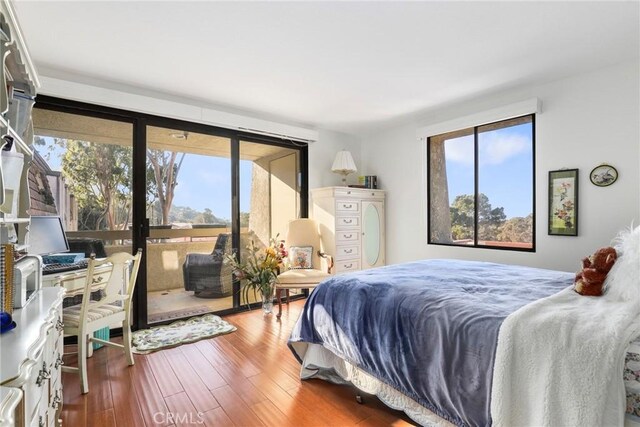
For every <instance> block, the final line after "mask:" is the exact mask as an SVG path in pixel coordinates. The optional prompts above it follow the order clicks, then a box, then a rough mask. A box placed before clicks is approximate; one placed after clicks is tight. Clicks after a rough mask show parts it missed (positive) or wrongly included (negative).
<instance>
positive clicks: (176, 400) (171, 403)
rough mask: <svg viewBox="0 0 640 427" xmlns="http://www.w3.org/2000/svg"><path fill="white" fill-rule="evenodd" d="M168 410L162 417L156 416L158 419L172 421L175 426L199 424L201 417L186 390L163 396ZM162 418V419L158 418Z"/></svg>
mask: <svg viewBox="0 0 640 427" xmlns="http://www.w3.org/2000/svg"><path fill="white" fill-rule="evenodd" d="M165 401H166V402H167V407H168V408H169V412H168V413H166V414H164V415H163V416H162V417H160V416H157V417H156V418H157V420H158V421H166V422H173V424H175V425H176V427H181V426H194V425H200V424H201V421H202V418H201V415H200V414H201V412H200V411H198V410H197V409H196V408H195V406H193V403H192V402H191V399H189V396H187V393H186V392H180V393H177V394H174V395H172V396H169V397H167V398H165ZM160 418H164V420H160Z"/></svg>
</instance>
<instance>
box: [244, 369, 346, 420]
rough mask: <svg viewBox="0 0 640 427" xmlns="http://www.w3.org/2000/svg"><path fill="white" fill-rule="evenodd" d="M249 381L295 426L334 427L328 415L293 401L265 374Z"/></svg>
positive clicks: (293, 399)
mask: <svg viewBox="0 0 640 427" xmlns="http://www.w3.org/2000/svg"><path fill="white" fill-rule="evenodd" d="M249 381H251V383H252V384H253V385H255V386H256V388H257V389H258V390H260V391H261V392H262V393H264V395H265V396H267V397H268V399H269V400H270V401H271V402H272V403H273V404H274V405H275V406H277V407H278V409H279V410H280V411H282V413H283V414H284V415H286V417H287V418H288V419H289V420H290V421H291V422H293V423H294V424H296V425H307V426H308V425H316V426H331V425H335V424H334V420H332V419H331V418H330V414H323V413H322V412H320V411H316V410H315V408H313V407H308V406H305V404H304V403H303V402H302V401H300V400H298V399H295V398H294V397H293V396H291V395H290V394H289V393H287V392H286V391H285V390H283V389H282V388H281V387H280V386H279V385H278V384H277V383H275V382H274V381H273V380H272V379H271V378H269V376H267V375H265V374H259V375H255V376H253V377H251V378H249Z"/></svg>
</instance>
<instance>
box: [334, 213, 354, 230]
mask: <svg viewBox="0 0 640 427" xmlns="http://www.w3.org/2000/svg"><path fill="white" fill-rule="evenodd" d="M359 225H360V217H357V216H339V217H337V218H336V230H342V229H345V228H353V227H358V226H359Z"/></svg>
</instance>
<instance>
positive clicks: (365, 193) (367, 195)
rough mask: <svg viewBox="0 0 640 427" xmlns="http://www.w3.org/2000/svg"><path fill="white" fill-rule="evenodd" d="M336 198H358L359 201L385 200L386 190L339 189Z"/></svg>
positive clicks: (336, 191)
mask: <svg viewBox="0 0 640 427" xmlns="http://www.w3.org/2000/svg"><path fill="white" fill-rule="evenodd" d="M334 194H335V197H336V198H337V199H339V198H346V197H356V198H359V199H383V198H384V190H377V189H372V188H338V189H336V190H335V192H334Z"/></svg>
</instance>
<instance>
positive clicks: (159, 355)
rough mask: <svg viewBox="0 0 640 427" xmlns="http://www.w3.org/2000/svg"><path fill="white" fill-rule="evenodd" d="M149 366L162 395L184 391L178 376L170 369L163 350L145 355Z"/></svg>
mask: <svg viewBox="0 0 640 427" xmlns="http://www.w3.org/2000/svg"><path fill="white" fill-rule="evenodd" d="M147 360H148V361H149V366H150V367H151V370H152V371H153V376H154V377H155V378H156V381H157V383H158V387H159V388H160V392H161V393H162V395H163V396H164V397H167V396H171V395H174V394H176V393H180V392H181V391H184V389H183V388H182V384H180V381H178V377H177V376H176V374H175V373H174V372H173V369H171V365H169V362H168V361H167V358H166V357H165V354H164V352H162V351H156V352H154V353H150V354H148V355H147Z"/></svg>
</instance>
